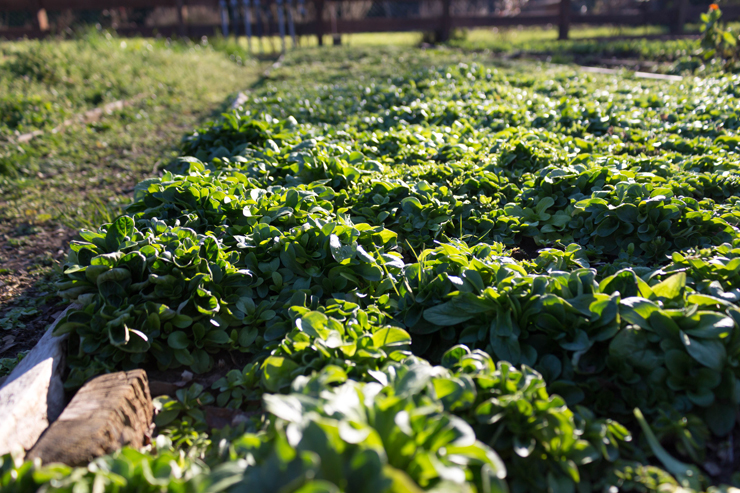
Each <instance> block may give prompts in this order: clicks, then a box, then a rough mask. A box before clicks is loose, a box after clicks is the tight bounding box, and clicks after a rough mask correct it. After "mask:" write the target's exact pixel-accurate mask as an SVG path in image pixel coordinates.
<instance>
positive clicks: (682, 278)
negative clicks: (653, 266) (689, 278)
mask: <svg viewBox="0 0 740 493" xmlns="http://www.w3.org/2000/svg"><path fill="white" fill-rule="evenodd" d="M685 287H686V273H685V272H679V273H678V274H674V275H672V276H671V277H669V278H668V279H666V280H665V281H662V282H660V283H658V284H656V285H654V286H651V289H652V290H653V293H655V295H656V296H658V297H660V298H665V299H668V300H672V299H675V298H678V297H679V296H681V294H682V293H683V290H684V288H685Z"/></svg>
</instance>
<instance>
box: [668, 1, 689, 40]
mask: <svg viewBox="0 0 740 493" xmlns="http://www.w3.org/2000/svg"><path fill="white" fill-rule="evenodd" d="M688 10H689V2H688V0H678V2H677V6H676V20H675V24H674V25H673V26H671V32H673V33H674V34H680V33H682V32H683V26H684V24H686V12H687V11H688Z"/></svg>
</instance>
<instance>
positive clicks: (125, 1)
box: [0, 0, 740, 49]
mask: <svg viewBox="0 0 740 493" xmlns="http://www.w3.org/2000/svg"><path fill="white" fill-rule="evenodd" d="M514 3H515V4H516V5H517V7H516V8H515V9H511V8H510V5H511V2H506V3H504V2H502V1H501V0H416V1H413V0H401V1H398V0H396V1H369V0H261V1H260V0H0V38H5V39H16V38H22V37H28V38H40V37H45V36H49V35H53V34H58V33H60V31H61V28H60V26H64V25H65V22H66V23H67V24H68V25H79V24H86V23H87V24H97V23H101V19H103V20H104V21H105V23H106V24H110V25H105V26H104V27H110V28H111V29H113V30H115V31H116V32H117V33H118V34H119V35H122V36H134V35H141V36H165V37H175V36H182V37H185V36H187V37H191V38H200V37H202V36H211V35H214V34H216V33H221V34H223V35H225V36H228V35H247V36H248V38H249V39H250V46H251V38H252V37H263V36H276V35H280V37H281V38H282V39H283V43H282V46H283V49H285V38H286V36H287V37H292V38H293V43H294V44H295V39H296V37H297V36H318V40H319V44H322V42H323V38H324V36H327V35H334V36H335V39H336V38H338V36H340V35H342V34H352V33H370V32H403V31H422V32H433V33H435V34H436V36H435V37H436V39H437V40H440V41H444V40H447V39H449V37H450V34H451V32H452V30H454V29H457V28H483V27H517V26H547V25H553V26H558V28H559V34H560V39H567V38H568V32H569V29H570V26H571V25H575V24H589V25H621V26H641V25H666V26H669V27H670V29H671V33H674V34H680V33H681V32H682V31H683V27H684V25H685V24H686V23H688V22H697V21H698V20H699V17H700V15H701V13H703V12H705V11H706V10H707V5H692V4H689V2H688V0H673V1H671V2H670V3H668V2H667V1H664V0H649V1H643V2H640V1H636V0H614V3H615V4H616V7H615V8H614V9H611V10H609V11H607V12H603V11H601V12H599V11H596V12H593V11H592V12H589V11H588V10H587V9H586V11H585V12H584V11H583V8H584V7H583V6H585V5H586V3H585V1H581V3H579V4H576V2H575V0H529V1H528V0H519V2H518V3H516V2H514ZM579 5H580V6H581V7H580V10H579ZM507 9H509V10H507ZM602 10H603V9H602ZM723 14H724V17H725V18H726V19H728V20H735V19H738V18H740V5H729V6H724V7H723Z"/></svg>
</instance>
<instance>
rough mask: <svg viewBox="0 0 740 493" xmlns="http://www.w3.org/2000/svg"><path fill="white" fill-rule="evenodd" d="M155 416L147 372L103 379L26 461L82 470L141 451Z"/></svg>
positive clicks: (83, 392)
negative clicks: (124, 450) (124, 451)
mask: <svg viewBox="0 0 740 493" xmlns="http://www.w3.org/2000/svg"><path fill="white" fill-rule="evenodd" d="M153 415H154V408H153V406H152V398H151V396H150V395H149V382H148V379H147V376H146V372H145V371H144V370H132V371H129V372H118V373H111V374H108V375H101V376H99V377H96V378H94V379H93V380H91V381H89V382H88V383H86V384H85V385H84V386H83V387H82V388H81V389H80V390H79V391H78V392H77V394H76V395H75V396H74V398H73V399H72V401H71V402H70V403H69V405H68V406H67V407H66V409H65V410H64V412H63V413H62V415H61V416H59V419H57V420H56V421H55V422H54V424H52V425H51V426H50V427H49V429H48V430H46V433H44V434H43V435H42V437H41V438H40V439H39V441H38V443H37V444H36V445H35V446H34V447H33V449H31V451H30V452H29V453H28V457H27V458H28V459H29V460H32V459H36V458H39V459H41V461H42V462H43V463H51V462H62V463H64V464H67V465H70V466H80V465H85V464H88V463H89V462H90V461H92V460H93V459H95V458H96V457H100V456H101V455H105V454H110V453H112V452H114V451H116V450H118V449H120V448H121V447H123V446H124V445H129V446H131V447H135V448H140V447H142V446H144V445H145V443H146V440H147V437H149V434H150V426H151V423H152V417H153Z"/></svg>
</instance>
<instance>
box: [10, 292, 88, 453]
mask: <svg viewBox="0 0 740 493" xmlns="http://www.w3.org/2000/svg"><path fill="white" fill-rule="evenodd" d="M72 308H77V306H76V305H70V306H69V307H68V308H67V309H66V310H64V312H62V313H61V314H60V315H59V317H57V319H56V321H55V322H54V323H53V324H52V325H51V327H49V329H48V330H47V331H46V333H45V334H44V336H43V337H42V338H41V340H40V341H39V342H38V343H37V344H36V346H35V347H34V348H33V349H32V350H31V352H30V353H28V355H27V356H26V357H25V358H23V360H22V361H21V362H20V363H19V364H18V366H17V367H15V369H14V370H13V371H12V372H11V373H10V375H8V378H7V379H6V380H5V382H4V383H3V385H2V387H0V416H1V417H2V419H0V455H3V454H7V453H8V452H11V451H18V452H21V451H24V452H25V451H26V450H28V449H30V448H31V447H33V445H34V444H35V443H36V440H38V438H39V436H41V434H42V433H43V432H44V430H46V429H47V428H48V427H49V424H50V423H52V422H53V421H54V420H55V419H57V417H58V416H59V414H60V413H61V412H62V409H64V386H63V384H62V372H63V371H64V354H65V347H64V340H65V338H66V337H65V336H62V337H54V336H52V335H51V334H52V332H53V331H54V328H55V327H56V326H57V324H58V323H59V320H61V319H62V318H63V317H64V316H65V314H66V313H67V311H68V310H70V309H72Z"/></svg>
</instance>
